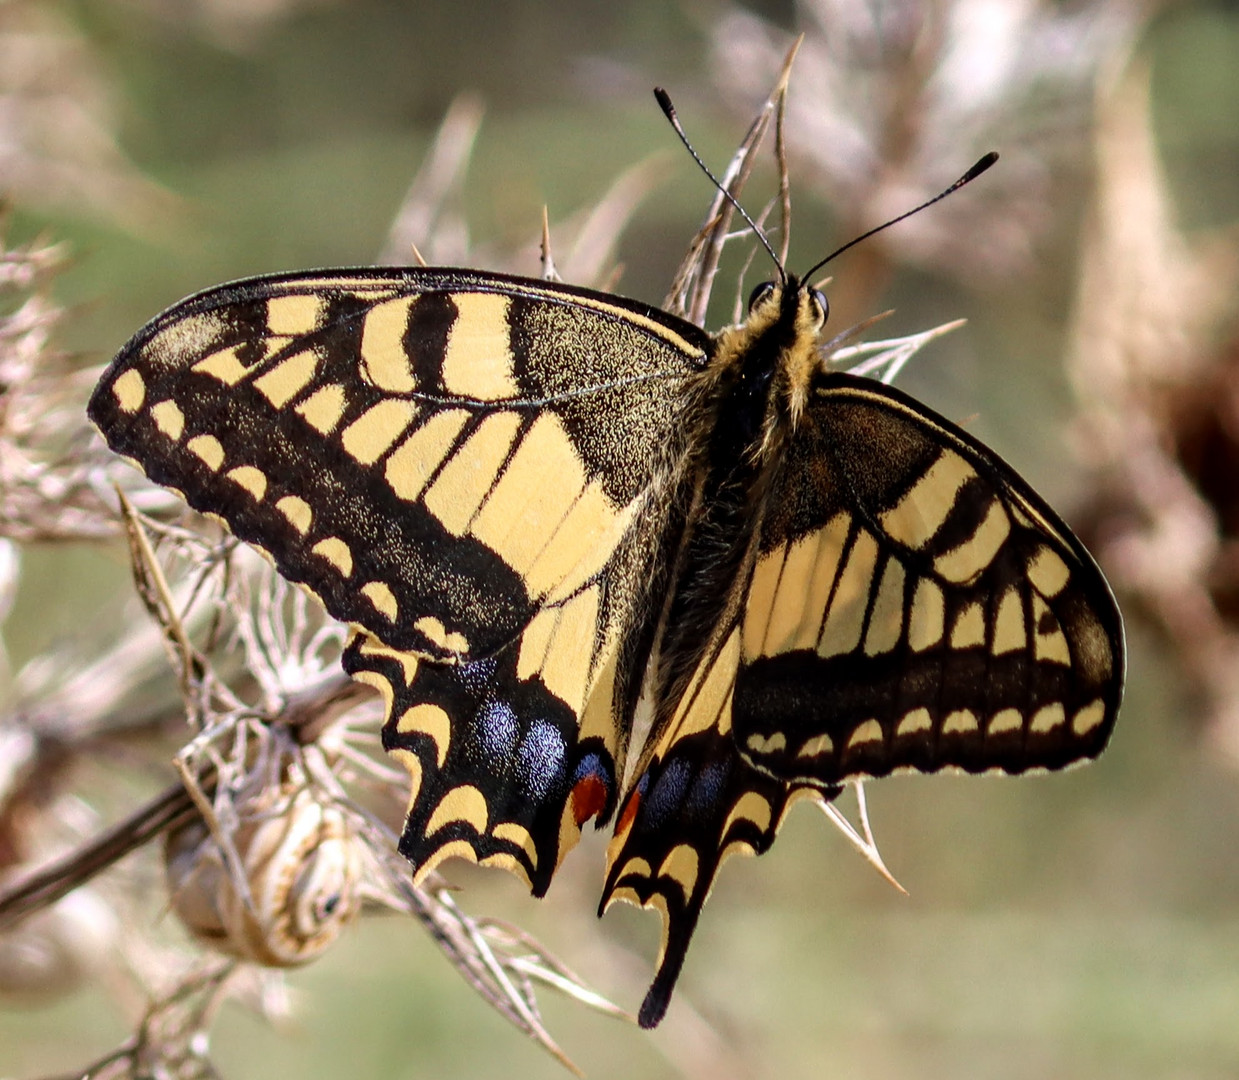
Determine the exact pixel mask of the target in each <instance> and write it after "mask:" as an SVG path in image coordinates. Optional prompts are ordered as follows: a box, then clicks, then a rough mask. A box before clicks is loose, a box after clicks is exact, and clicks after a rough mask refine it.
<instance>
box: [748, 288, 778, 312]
mask: <svg viewBox="0 0 1239 1080" xmlns="http://www.w3.org/2000/svg"><path fill="white" fill-rule="evenodd" d="M772 292H774V282H773V281H763V282H762V283H761V284H760V285H757V286H754V288H753V291H752V292H751V293H749V311H752V310H753V309H754V308H755V307H757V305H758V304H760V303H761V302H762V301H763V300H765V299H766V297H767V296H769V295H770V294H771V293H772Z"/></svg>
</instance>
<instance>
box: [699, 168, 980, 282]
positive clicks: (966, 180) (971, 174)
mask: <svg viewBox="0 0 1239 1080" xmlns="http://www.w3.org/2000/svg"><path fill="white" fill-rule="evenodd" d="M694 156H695V155H694ZM997 160H998V155H997V154H996V153H994V151H992V150H991V151H990V152H989V153H988V154H986V155H985V156H984V157H983V158H981V160H980V161H978V162H977V163H976V164H975V165H973V166H972V168H971V169H969V170H968V171H967V172H966V173H964V175H963V176H961V177H960V178H959V179H958V180H956V181H955V183H953V184H952V185H951V186H950V187H949V188H947V189H946V190H945V191H940V192H938V194H937V195H935V196H934V197H933V198H932V199H926V200H925V201H924V202H923V203H921V205H920V206H914V207H913V208H912V209H911V210H908V211H905V212H904V213H902V214H900V215H899V216H898V217H895V218H891V219H890V221H885V222H883V223H882V224H881V225H878V226H876V227H875V228H872V229H870V230H869V231H868V232H867V233H861V235H860V236H858V237H857V238H856V239H855V240H849V241H848V242H847V243H846V244H844V245H843V247H841V248H836V249H835V250H834V251H832V252H831V253H830V254H829V255H827V256H826V258H824V259H822V260H821V261H820V262H818V263H815V264H814V265H813V266H812V267H810V268H809V270H808V272H807V273H805V274H804V276H803V277H802V278H801V280H802V281H808V280H809V279H810V278H811V277H812V276H813V275H814V274H816V273H817V272H818V271H819V270H820V269H821V268H822V267H823V266H825V265H826V264H827V263H828V262H830V260H831V259H833V258H835V257H836V256H839V255H842V254H843V253H844V252H845V251H847V250H848V248H852V247H855V246H856V245H857V244H859V243H860V242H861V241H862V240H868V239H869V237H871V236H872V235H873V234H874V233H880V232H881V231H882V230H883V229H889V228H890V227H891V226H892V225H896V224H898V223H899V222H901V221H903V219H904V218H910V217H911V216H912V215H913V214H919V213H920V212H921V211H922V210H924V209H925V208H926V207H927V206H933V204H934V203H936V202H938V201H939V200H941V199H945V198H946V197H947V196H948V195H950V194H952V193H953V192H956V191H958V190H959V189H960V188H962V187H963V186H964V185H965V184H970V183H972V181H973V180H975V179H976V178H977V177H978V176H980V175H981V174H982V173H983V172H985V170H986V169H988V168H989V167H990V166H991V165H993V164H994V162H995V161H997ZM716 183H717V181H716ZM742 212H743V211H742Z"/></svg>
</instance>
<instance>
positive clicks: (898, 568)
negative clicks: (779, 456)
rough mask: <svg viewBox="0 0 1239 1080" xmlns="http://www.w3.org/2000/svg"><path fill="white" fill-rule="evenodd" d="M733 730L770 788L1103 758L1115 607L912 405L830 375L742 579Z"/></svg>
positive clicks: (1011, 485)
mask: <svg viewBox="0 0 1239 1080" xmlns="http://www.w3.org/2000/svg"><path fill="white" fill-rule="evenodd" d="M742 651H743V660H742V662H741V664H740V667H739V671H738V673H737V678H736V687H735V703H734V709H733V721H734V735H735V739H736V742H737V745H738V747H739V748H740V751H741V753H743V754H744V755H745V756H746V757H747V758H748V759H749V760H750V761H752V762H753V763H754V764H756V765H757V766H758V767H760V768H762V769H764V770H767V771H768V772H770V773H771V774H773V775H774V776H776V777H779V778H781V779H784V780H800V781H809V782H819V783H834V782H837V781H841V780H845V779H848V778H852V777H864V776H884V775H886V774H888V773H890V772H892V771H894V770H896V769H899V768H911V769H916V770H920V771H924V772H931V771H934V770H937V769H942V768H944V767H948V766H949V767H957V768H961V769H964V770H966V771H968V772H983V771H987V770H998V771H1002V772H1007V773H1019V772H1024V771H1027V770H1029V769H1045V768H1051V769H1053V768H1061V767H1063V766H1067V765H1071V764H1073V763H1075V762H1078V761H1081V760H1084V759H1086V758H1092V757H1095V756H1097V754H1099V753H1100V752H1101V751H1102V749H1103V748H1104V746H1105V744H1106V741H1107V739H1108V738H1109V736H1110V732H1111V729H1112V728H1113V725H1114V720H1115V714H1116V712H1117V709H1118V702H1119V698H1120V694H1121V690H1122V680H1123V663H1124V661H1123V631H1122V624H1121V621H1120V617H1119V613H1118V608H1117V606H1116V605H1115V603H1114V599H1113V597H1112V596H1111V594H1110V591H1109V588H1108V587H1107V585H1106V583H1105V580H1104V579H1103V577H1102V576H1101V573H1100V571H1099V570H1098V569H1097V567H1096V566H1095V564H1094V563H1093V561H1092V559H1091V558H1090V557H1089V555H1088V553H1087V552H1086V551H1085V550H1084V548H1083V547H1082V546H1081V545H1080V543H1079V542H1078V541H1077V540H1076V538H1075V537H1074V536H1073V535H1072V534H1071V532H1070V531H1069V530H1068V528H1067V526H1066V525H1064V524H1063V523H1062V521H1061V520H1059V518H1058V517H1057V516H1056V515H1055V514H1054V513H1053V511H1051V510H1050V509H1049V508H1048V507H1047V506H1046V505H1045V503H1043V502H1042V501H1041V499H1040V498H1039V497H1038V496H1037V495H1036V494H1035V493H1034V492H1033V491H1032V490H1031V489H1030V488H1029V487H1028V485H1027V484H1026V483H1025V482H1024V481H1023V480H1021V479H1020V478H1019V477H1018V476H1017V475H1016V474H1015V473H1014V472H1013V471H1012V470H1011V468H1010V467H1009V466H1007V465H1006V464H1005V463H1004V462H1003V461H1001V460H1000V459H999V458H998V457H997V456H996V455H995V454H993V452H992V451H989V450H987V449H986V448H985V447H983V446H981V445H980V444H979V443H978V442H976V441H975V440H974V439H972V438H970V437H969V436H967V435H966V434H964V433H963V432H961V431H960V430H959V429H958V428H956V427H954V426H953V425H951V424H949V423H948V422H947V421H945V420H942V419H941V418H939V417H937V416H935V415H934V414H932V413H930V412H929V411H928V410H926V409H925V408H924V407H923V406H921V405H918V404H917V403H915V402H913V401H912V400H911V399H909V398H907V397H905V396H904V395H903V394H900V393H898V392H896V391H894V390H891V389H889V388H887V387H883V386H881V385H879V384H876V383H871V382H868V381H864V380H859V379H856V378H853V377H850V376H846V375H830V376H826V377H824V378H823V379H822V380H821V382H820V384H819V386H818V387H817V388H816V393H815V395H814V397H813V399H812V401H811V404H810V407H809V409H808V410H807V413H806V416H805V418H804V420H803V422H802V423H801V425H800V427H799V428H798V430H797V432H796V434H795V435H794V437H793V439H792V441H791V445H790V447H789V449H788V452H787V455H786V459H785V461H784V462H783V466H782V472H781V474H780V477H779V478H778V480H776V483H775V486H774V491H773V493H772V499H771V510H770V513H769V515H768V517H767V518H766V520H765V521H764V523H763V526H762V535H761V543H760V553H759V557H758V561H757V564H756V568H755V570H754V573H753V577H752V581H751V584H750V587H749V591H748V596H747V601H746V610H745V615H744V625H743V649H742Z"/></svg>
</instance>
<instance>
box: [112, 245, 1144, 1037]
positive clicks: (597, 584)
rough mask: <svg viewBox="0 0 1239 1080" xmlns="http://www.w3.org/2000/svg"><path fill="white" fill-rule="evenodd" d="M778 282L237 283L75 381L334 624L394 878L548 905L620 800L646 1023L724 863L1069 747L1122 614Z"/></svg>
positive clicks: (991, 458) (1073, 555)
mask: <svg viewBox="0 0 1239 1080" xmlns="http://www.w3.org/2000/svg"><path fill="white" fill-rule="evenodd" d="M780 274H781V276H780V279H779V280H777V281H775V282H773V283H769V284H767V285H765V286H762V287H759V288H758V289H757V290H756V291H755V292H754V294H753V297H752V300H751V304H750V309H749V312H748V316H747V319H746V320H745V321H744V322H743V323H742V324H741V325H738V326H731V327H727V328H725V329H723V330H721V331H720V332H718V333H717V334H708V333H706V332H705V331H703V330H702V329H701V328H700V327H698V326H696V325H694V324H692V323H690V322H687V321H685V320H683V319H681V318H678V317H676V316H674V315H671V314H668V313H666V312H664V311H661V310H658V309H657V308H653V307H650V306H648V305H646V304H643V303H639V302H637V301H634V300H627V299H623V298H621V297H619V296H615V295H611V294H608V293H603V292H595V291H591V290H589V289H584V288H575V287H573V286H570V285H565V284H559V283H553V282H548V281H543V280H534V279H527V278H520V277H510V276H507V275H504V274H497V273H485V272H482V271H478V270H461V269H430V268H420V267H419V268H411V269H395V268H372V269H350V270H318V271H313V272H306V273H292V274H278V275H274V276H270V277H260V278H253V279H250V280H246V281H238V282H233V283H231V284H227V285H222V286H220V287H217V288H213V289H209V290H207V291H205V292H202V293H199V294H198V295H196V296H192V297H190V298H188V299H186V300H183V301H181V302H180V303H178V304H176V305H175V306H173V307H172V308H170V309H169V310H168V311H166V312H164V313H163V314H162V315H159V316H158V317H157V318H155V319H154V320H153V321H152V322H150V323H149V324H148V325H147V326H145V327H144V328H143V329H142V330H140V331H139V332H138V334H137V335H136V336H135V337H134V338H133V339H132V340H131V341H130V342H129V343H128V344H127V345H125V346H124V348H122V349H121V351H120V352H119V354H118V355H117V356H116V358H115V359H114V360H113V362H112V364H111V366H110V367H109V368H108V370H107V372H106V373H105V375H104V376H103V379H102V381H101V382H100V384H99V386H98V388H97V389H96V390H95V393H94V396H93V398H92V399H91V402H90V416H91V419H92V420H93V421H94V422H95V423H96V424H97V425H98V427H99V428H100V429H101V431H102V432H103V434H104V436H105V437H106V439H107V441H108V444H109V445H110V446H111V447H112V448H113V449H114V450H115V451H117V452H118V453H121V454H124V455H126V456H128V457H130V458H132V459H134V460H135V461H136V462H137V463H138V464H139V465H140V466H141V467H142V469H144V470H145V472H146V474H147V475H148V476H149V477H150V478H151V479H152V480H153V481H155V482H156V483H159V484H163V485H166V486H168V487H171V488H175V489H176V490H178V491H180V492H182V493H183V494H184V496H185V498H186V499H187V500H188V502H189V504H190V505H191V506H193V507H194V508H195V509H198V510H201V511H204V512H207V513H210V514H214V515H218V516H219V517H221V518H223V519H224V520H225V521H226V522H227V523H228V525H229V526H230V527H231V529H232V531H233V532H234V533H235V534H236V535H237V536H239V537H240V538H241V539H243V540H246V541H249V542H250V543H252V544H255V545H257V546H258V547H260V548H261V549H263V550H264V551H266V552H267V553H269V555H270V556H271V558H272V559H273V560H274V562H275V565H276V566H277V567H278V569H279V570H280V571H281V573H283V574H284V575H285V576H286V577H288V578H290V579H291V580H293V581H296V582H300V583H302V584H303V585H305V586H306V587H307V588H308V589H309V590H310V591H311V592H313V593H314V594H315V595H316V596H318V597H319V598H320V599H321V601H322V603H323V604H324V605H325V607H326V609H327V610H328V611H329V612H330V613H331V614H332V615H333V616H334V617H336V618H337V619H340V620H343V621H345V622H347V623H349V624H351V626H352V627H353V631H354V632H353V635H352V637H351V639H350V643H349V645H348V647H347V650H346V652H345V655H344V666H345V668H346V670H347V671H348V672H349V673H350V674H351V675H352V676H353V677H354V678H356V679H358V680H360V681H362V682H364V683H367V684H369V685H371V686H373V687H375V688H376V689H377V690H378V691H379V692H380V693H381V694H382V696H383V699H384V702H385V704H386V715H387V719H386V723H385V725H384V728H383V743H384V746H385V747H386V749H387V750H388V751H389V752H390V753H391V754H392V755H393V757H395V758H396V759H398V760H399V761H400V762H401V763H402V764H403V765H404V766H405V767H406V768H407V769H408V771H409V773H410V776H411V782H412V792H411V796H410V800H409V809H408V816H407V821H406V824H405V828H404V833H403V837H402V840H401V844H400V847H401V851H402V852H403V853H404V855H406V856H407V857H408V859H409V860H410V862H411V863H412V864H413V866H414V868H415V872H416V874H418V875H424V874H426V873H427V872H428V871H429V870H430V869H431V868H432V867H434V866H435V865H436V864H438V863H439V862H440V861H441V860H442V859H444V858H446V857H448V856H452V855H456V856H464V857H465V858H468V859H472V860H475V861H477V862H479V863H483V864H485V865H489V866H499V867H503V868H504V869H507V870H510V871H511V872H513V873H514V874H516V875H518V876H519V877H520V878H522V879H524V880H525V881H526V882H527V883H528V884H529V886H530V888H531V889H532V891H533V892H534V893H535V894H536V895H539V896H540V895H542V894H543V893H544V892H545V891H546V889H547V887H548V886H549V885H550V883H551V879H552V877H553V876H554V873H555V870H556V868H557V867H558V866H559V864H560V862H561V860H562V859H563V858H564V856H565V855H566V854H567V852H568V851H569V850H570V849H571V848H572V846H573V845H574V844H575V843H576V842H577V839H578V837H579V835H580V831H581V828H582V826H584V825H585V824H586V823H587V822H589V821H594V822H595V824H596V825H598V826H601V825H604V824H607V823H609V822H611V821H614V835H613V839H612V841H611V845H610V849H609V852H608V866H607V872H606V880H605V885H604V889H603V896H602V904H601V907H602V908H603V909H605V908H606V907H607V906H608V905H609V904H610V903H611V902H612V901H614V900H616V899H624V900H629V901H633V902H636V903H638V904H642V905H645V906H651V907H655V908H657V909H658V910H659V911H660V913H661V914H662V917H663V940H662V950H661V956H660V959H659V962H658V969H657V974H656V977H655V979H654V982H653V985H652V986H651V988H650V990H649V993H648V994H647V996H646V998H645V1001H644V1004H643V1005H642V1008H641V1012H640V1021H641V1023H642V1024H643V1025H644V1026H647V1027H649V1026H653V1025H654V1024H656V1023H658V1021H659V1020H660V1019H661V1017H662V1015H663V1013H664V1011H665V1009H666V1007H667V1003H668V1001H669V999H670V996H671V992H672V989H673V987H674V984H675V981H676V978H677V976H678V975H679V972H680V969H681V966H682V964H683V961H684V957H685V953H686V950H687V948H688V944H689V939H690V937H691V936H692V933H693V929H694V927H695V926H696V923H697V918H698V915H699V914H700V911H701V907H702V904H703V903H704V902H705V899H706V895H707V893H708V892H709V889H710V886H711V883H712V882H713V881H714V878H715V875H716V873H717V872H718V869H719V865H720V864H721V863H722V861H723V860H724V859H725V858H726V857H727V856H728V855H730V854H732V853H734V852H737V851H740V852H749V853H758V854H760V853H761V852H764V851H765V850H766V849H767V848H769V846H770V845H771V843H772V842H773V841H774V838H775V835H776V833H777V832H778V829H779V827H780V824H781V822H782V820H783V817H784V815H785V813H786V812H787V809H788V807H789V805H790V804H791V803H792V802H793V801H794V800H795V799H797V798H801V797H804V798H808V799H810V800H816V801H818V802H821V803H825V802H827V801H829V800H831V799H833V798H834V797H835V796H836V795H837V794H838V793H839V791H840V790H841V788H840V786H841V785H842V784H843V783H845V782H846V781H849V780H858V779H862V778H867V777H881V776H886V775H888V774H890V773H893V772H896V771H899V770H916V771H920V772H934V771H937V770H940V769H944V768H952V767H953V768H956V769H962V770H964V771H966V772H972V773H982V772H1002V773H1023V772H1027V771H1030V770H1036V769H1057V768H1061V767H1064V766H1068V765H1071V764H1074V763H1076V762H1079V761H1083V760H1085V759H1088V758H1092V757H1095V756H1096V755H1097V754H1099V753H1100V752H1101V750H1102V749H1103V747H1104V746H1105V745H1106V741H1107V739H1108V738H1109V735H1110V732H1111V729H1112V727H1113V724H1114V720H1115V714H1116V712H1117V709H1118V705H1119V699H1120V696H1121V689H1122V675H1123V665H1124V660H1123V633H1122V625H1121V621H1120V617H1119V613H1118V610H1117V608H1116V606H1115V602H1114V600H1113V598H1112V596H1111V594H1110V590H1109V589H1108V587H1107V585H1106V582H1105V580H1104V579H1103V577H1102V575H1101V573H1100V571H1099V570H1098V569H1097V567H1096V565H1095V564H1094V563H1093V560H1092V559H1091V558H1090V557H1089V555H1088V553H1087V552H1086V551H1085V549H1084V548H1083V546H1082V545H1081V544H1080V543H1079V541H1078V540H1077V539H1076V538H1075V537H1074V536H1073V535H1072V533H1071V531H1070V530H1069V529H1068V528H1067V526H1066V525H1064V524H1063V522H1062V521H1061V520H1060V519H1059V517H1058V516H1057V515H1056V514H1055V513H1054V512H1053V511H1052V510H1051V509H1050V508H1049V507H1048V506H1047V505H1046V504H1045V503H1044V502H1043V501H1042V500H1041V499H1040V498H1039V497H1038V496H1037V494H1036V493H1035V492H1034V491H1032V489H1031V488H1030V487H1029V486H1028V484H1026V483H1025V482H1024V481H1023V480H1022V479H1021V478H1020V477H1019V476H1018V475H1017V474H1016V473H1015V472H1014V471H1013V470H1012V469H1011V468H1010V467H1009V466H1008V465H1007V464H1006V463H1005V462H1003V461H1002V460H1001V459H1000V458H999V457H998V456H997V455H996V454H994V452H993V451H991V450H989V449H987V448H986V447H985V446H983V445H982V444H981V443H979V442H978V441H977V440H976V439H974V438H972V437H971V436H970V435H968V434H967V433H965V432H964V431H961V430H960V429H959V428H958V427H956V426H955V425H954V424H952V423H950V422H949V421H947V420H945V419H943V418H942V417H940V416H938V415H937V414H935V413H934V412H932V411H931V410H929V409H927V408H926V407H925V406H924V405H921V404H920V403H918V402H916V401H914V400H913V399H911V398H909V397H908V396H907V395H905V394H903V393H900V392H899V391H898V390H894V389H891V388H890V387H888V386H885V385H883V384H881V383H879V382H876V381H873V380H869V379H865V378H860V377H856V376H853V375H849V374H846V373H844V372H841V371H835V370H831V368H830V366H829V364H828V362H827V359H826V358H825V357H824V356H823V354H822V350H821V347H820V340H821V334H822V329H823V325H824V323H825V321H826V314H827V307H826V301H825V298H824V297H823V296H822V294H821V293H820V292H818V291H817V290H816V289H814V288H812V287H811V286H810V285H809V284H808V283H807V282H805V281H804V280H801V279H798V278H796V277H793V276H791V275H784V274H782V271H780ZM638 715H640V724H639V727H640V729H641V730H642V731H644V732H645V734H644V737H643V739H642V740H641V741H640V743H639V745H637V744H634V743H633V742H632V741H630V736H631V735H632V732H633V730H634V719H635V718H636V717H637V716H638Z"/></svg>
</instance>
